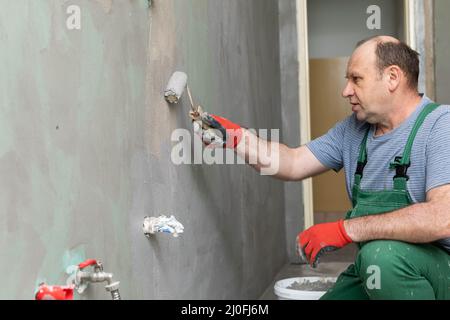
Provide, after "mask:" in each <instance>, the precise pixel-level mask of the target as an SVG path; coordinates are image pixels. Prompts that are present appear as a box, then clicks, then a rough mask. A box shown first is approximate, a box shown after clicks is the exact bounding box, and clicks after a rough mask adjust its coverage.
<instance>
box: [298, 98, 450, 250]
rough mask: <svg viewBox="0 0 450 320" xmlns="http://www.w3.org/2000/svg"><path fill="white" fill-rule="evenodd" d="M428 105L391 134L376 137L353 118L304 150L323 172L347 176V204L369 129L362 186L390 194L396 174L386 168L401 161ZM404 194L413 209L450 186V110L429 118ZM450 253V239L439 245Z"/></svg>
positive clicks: (413, 153)
mask: <svg viewBox="0 0 450 320" xmlns="http://www.w3.org/2000/svg"><path fill="white" fill-rule="evenodd" d="M431 102H432V101H431V100H430V99H429V98H427V97H423V98H422V101H421V103H420V105H419V106H418V107H417V109H416V110H415V111H414V113H413V114H412V115H411V116H410V117H409V118H408V119H407V120H405V121H404V122H403V123H402V124H401V125H400V126H399V127H398V128H396V129H395V130H393V131H391V132H389V133H387V134H385V135H383V136H379V137H374V133H375V130H374V129H375V126H373V125H370V124H369V123H367V122H360V121H358V119H357V118H356V116H355V115H354V114H353V115H352V116H350V117H348V118H346V119H345V120H343V121H341V122H339V123H338V124H336V126H335V127H333V128H332V129H331V130H330V131H328V133H327V134H325V135H324V136H322V137H320V138H317V139H315V140H313V141H311V142H310V143H308V144H307V145H306V146H307V147H308V149H309V150H311V152H312V153H313V154H314V155H315V156H316V158H317V159H318V160H319V161H320V162H321V163H322V164H323V165H324V166H326V167H327V168H330V169H333V170H334V171H336V172H338V171H339V170H341V169H342V168H344V171H345V179H346V186H347V193H348V195H349V198H350V199H351V196H352V192H351V186H353V180H354V174H355V171H356V165H357V161H358V155H359V147H360V145H361V142H362V140H363V138H364V135H365V133H366V132H367V129H368V127H369V126H371V129H370V132H369V137H368V140H367V157H368V162H367V165H366V167H365V168H364V177H363V179H362V181H361V188H362V189H363V190H373V191H381V190H390V189H393V187H394V180H393V178H394V175H395V170H394V169H390V168H389V164H390V163H391V162H393V161H394V158H395V157H396V156H401V155H402V154H403V150H404V148H405V145H406V141H407V140H408V137H409V134H410V133H411V130H412V127H413V125H414V123H415V121H416V119H417V117H418V115H419V114H420V112H421V111H422V109H423V108H424V107H425V106H426V105H427V104H428V103H431ZM408 176H409V181H408V183H407V188H408V191H409V193H410V195H411V198H412V200H413V202H414V203H418V202H425V200H426V193H427V192H428V191H429V190H431V189H433V188H436V187H439V186H442V185H445V184H450V106H448V105H442V106H440V107H439V108H437V109H436V110H434V111H433V112H432V113H431V114H429V115H428V116H427V118H426V119H425V121H424V123H423V124H422V126H421V127H420V129H419V131H418V133H417V136H416V138H415V140H414V144H413V146H412V150H411V167H410V168H409V169H408ZM439 244H440V245H441V246H443V247H444V248H445V249H446V250H447V251H448V252H449V253H450V238H447V239H443V240H441V241H439Z"/></svg>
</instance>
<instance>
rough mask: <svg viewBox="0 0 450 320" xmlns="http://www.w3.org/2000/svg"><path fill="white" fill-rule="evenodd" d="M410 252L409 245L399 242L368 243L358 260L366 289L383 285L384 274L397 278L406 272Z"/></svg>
mask: <svg viewBox="0 0 450 320" xmlns="http://www.w3.org/2000/svg"><path fill="white" fill-rule="evenodd" d="M408 250H410V248H409V245H408V244H407V243H403V242H399V241H387V240H378V241H371V242H368V243H366V244H365V245H364V246H363V247H362V248H361V249H360V251H359V252H358V255H357V258H356V266H357V270H358V273H359V276H360V278H361V280H362V281H364V282H365V284H366V287H367V288H368V289H371V288H376V287H377V286H379V285H381V277H382V275H383V274H384V275H385V276H387V275H389V276H395V275H396V274H397V273H398V271H400V270H404V265H405V264H406V263H407V259H406V255H407V252H408ZM399 267H400V268H399Z"/></svg>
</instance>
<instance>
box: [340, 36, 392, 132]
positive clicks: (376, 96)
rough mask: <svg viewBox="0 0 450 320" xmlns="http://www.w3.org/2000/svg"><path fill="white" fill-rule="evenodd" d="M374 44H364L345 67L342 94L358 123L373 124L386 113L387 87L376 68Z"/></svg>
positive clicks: (383, 77) (382, 76)
mask: <svg viewBox="0 0 450 320" xmlns="http://www.w3.org/2000/svg"><path fill="white" fill-rule="evenodd" d="M375 47H376V44H375V43H366V44H363V45H362V46H361V47H359V48H358V49H356V50H355V52H354V53H353V55H352V57H351V58H350V61H349V63H348V66H347V75H346V79H347V85H346V86H345V88H344V91H343V92H342V96H343V97H344V98H348V99H349V102H350V104H351V105H352V111H353V112H354V113H355V114H356V117H357V118H358V120H359V121H367V122H369V123H372V124H375V123H378V122H380V119H382V117H383V114H384V113H385V112H386V110H385V108H386V105H385V101H386V99H387V97H388V93H389V90H388V87H387V82H386V80H385V76H384V75H380V73H379V71H378V69H377V66H376V62H377V59H376V54H375Z"/></svg>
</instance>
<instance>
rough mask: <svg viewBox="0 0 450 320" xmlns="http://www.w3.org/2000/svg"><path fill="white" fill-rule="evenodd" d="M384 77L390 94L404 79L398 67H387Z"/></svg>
mask: <svg viewBox="0 0 450 320" xmlns="http://www.w3.org/2000/svg"><path fill="white" fill-rule="evenodd" d="M384 74H385V77H386V79H387V81H388V88H389V90H390V91H391V92H393V91H395V90H397V88H398V87H399V86H400V83H401V81H402V80H403V79H404V76H403V71H402V70H401V69H400V68H399V67H398V66H395V65H394V66H390V67H387V68H386V69H385V71H384Z"/></svg>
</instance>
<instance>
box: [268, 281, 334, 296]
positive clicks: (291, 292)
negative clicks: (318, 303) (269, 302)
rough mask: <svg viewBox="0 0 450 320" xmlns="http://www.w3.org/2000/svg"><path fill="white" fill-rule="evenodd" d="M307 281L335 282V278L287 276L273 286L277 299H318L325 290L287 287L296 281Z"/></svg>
mask: <svg viewBox="0 0 450 320" xmlns="http://www.w3.org/2000/svg"><path fill="white" fill-rule="evenodd" d="M306 281H309V282H317V281H320V282H332V283H335V282H336V278H332V277H300V278H289V279H284V280H280V281H277V282H276V283H275V286H274V291H275V294H276V295H277V297H278V300H319V299H320V297H322V296H323V295H324V294H325V293H326V291H302V290H296V289H288V288H289V287H290V286H292V284H294V283H295V282H298V283H300V284H302V283H305V282H306Z"/></svg>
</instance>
